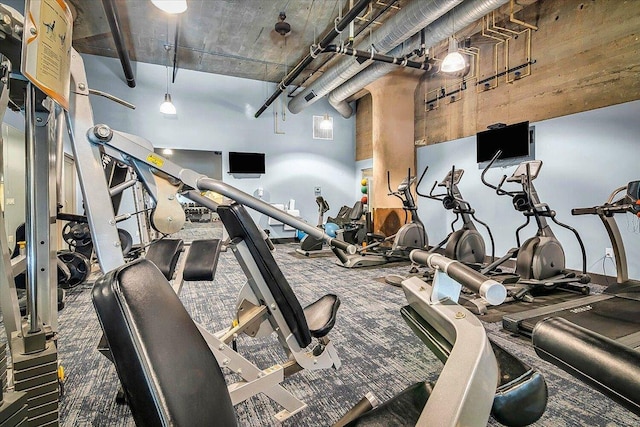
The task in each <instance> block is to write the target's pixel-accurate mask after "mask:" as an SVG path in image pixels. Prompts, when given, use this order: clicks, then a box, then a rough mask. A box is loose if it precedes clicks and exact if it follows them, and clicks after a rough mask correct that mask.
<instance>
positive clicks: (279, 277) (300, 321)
mask: <svg viewBox="0 0 640 427" xmlns="http://www.w3.org/2000/svg"><path fill="white" fill-rule="evenodd" d="M217 212H218V215H219V216H220V220H221V221H222V223H223V224H224V227H225V228H226V229H227V232H228V233H229V238H231V239H235V238H240V239H242V240H244V241H245V243H246V244H247V247H248V249H249V252H250V253H251V256H252V257H253V260H254V261H255V263H256V265H257V266H258V269H259V270H260V274H261V275H262V277H263V278H264V281H265V282H266V284H267V286H268V287H269V290H270V291H271V294H272V295H273V298H274V299H275V301H276V304H278V308H279V309H280V313H281V314H282V316H283V317H284V319H285V321H286V322H287V326H289V329H291V332H292V333H293V335H294V336H295V337H296V340H297V341H298V344H299V345H300V347H301V348H304V347H306V346H308V345H309V344H310V343H311V334H310V333H309V327H308V325H307V321H306V319H305V317H304V312H303V311H302V307H301V306H300V302H299V301H298V298H296V296H295V294H294V293H293V290H291V287H290V286H289V282H287V279H286V278H285V277H284V275H283V274H282V271H280V267H278V264H277V263H276V260H275V259H273V255H271V251H270V250H269V247H268V246H267V244H266V242H265V241H264V239H263V237H262V234H261V233H260V230H258V227H257V226H256V224H255V223H254V222H253V219H252V218H251V216H250V215H249V213H248V212H247V210H246V209H245V208H244V206H242V205H239V204H237V203H234V204H232V205H229V206H219V207H218V210H217Z"/></svg>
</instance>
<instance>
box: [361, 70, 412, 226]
mask: <svg viewBox="0 0 640 427" xmlns="http://www.w3.org/2000/svg"><path fill="white" fill-rule="evenodd" d="M418 80H419V76H417V75H415V74H414V73H410V72H407V71H406V70H400V71H397V72H393V73H390V74H387V75H386V76H384V77H382V78H380V79H378V80H376V81H375V82H373V83H371V84H370V85H368V86H367V87H366V89H367V90H368V91H369V92H370V93H371V98H372V113H371V115H372V117H371V119H372V120H371V126H372V132H371V134H372V146H373V182H374V185H373V186H372V188H371V191H372V193H371V202H372V204H371V205H370V207H371V208H372V211H373V219H374V227H375V229H376V230H375V231H382V232H384V234H387V235H388V234H389V233H391V232H395V231H396V230H389V228H391V229H393V228H394V227H395V226H396V225H397V226H399V225H401V221H404V213H402V209H401V207H402V203H401V202H400V200H399V199H398V198H396V197H391V196H388V195H387V193H388V188H387V171H389V173H390V176H391V189H392V190H394V191H395V190H396V189H397V187H398V184H399V183H400V182H401V181H402V180H403V179H404V178H406V176H407V170H408V169H409V168H411V174H412V175H415V174H416V170H415V168H416V166H415V147H414V91H415V89H416V87H417V85H418ZM394 212H395V215H391V214H392V213H394ZM388 216H389V220H387V217H388ZM391 216H393V218H397V219H392V218H391ZM385 222H386V223H387V224H386V225H384V224H385ZM394 223H395V224H394Z"/></svg>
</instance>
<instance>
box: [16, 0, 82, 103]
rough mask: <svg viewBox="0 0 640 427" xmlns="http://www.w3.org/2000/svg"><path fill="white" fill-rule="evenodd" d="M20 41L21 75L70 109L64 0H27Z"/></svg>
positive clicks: (68, 34)
mask: <svg viewBox="0 0 640 427" xmlns="http://www.w3.org/2000/svg"><path fill="white" fill-rule="evenodd" d="M26 12H27V16H26V17H25V28H24V37H23V40H22V66H21V71H22V74H23V75H24V76H25V77H26V78H28V79H29V81H31V82H32V83H33V84H34V85H36V86H37V87H38V88H39V89H40V90H41V91H43V92H44V93H46V94H47V95H48V96H50V97H51V98H52V99H53V100H54V101H56V102H57V103H58V104H60V106H62V108H64V109H65V110H68V109H69V84H70V81H71V76H70V70H69V68H70V63H71V37H72V34H71V33H72V22H73V18H72V16H71V11H70V10H69V6H67V3H65V1H64V0H28V1H27V5H26Z"/></svg>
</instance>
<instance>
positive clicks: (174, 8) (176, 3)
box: [151, 0, 187, 14]
mask: <svg viewBox="0 0 640 427" xmlns="http://www.w3.org/2000/svg"><path fill="white" fill-rule="evenodd" d="M151 3H153V5H154V6H155V7H157V8H158V9H160V10H162V11H164V12H167V13H170V14H177V13H182V12H184V11H185V10H187V0H151Z"/></svg>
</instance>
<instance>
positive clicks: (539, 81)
mask: <svg viewBox="0 0 640 427" xmlns="http://www.w3.org/2000/svg"><path fill="white" fill-rule="evenodd" d="M638 6H639V3H638V2H636V1H616V0H591V1H585V0H582V1H580V0H563V1H552V0H540V1H538V2H537V3H534V4H532V5H530V6H528V7H526V8H525V9H523V10H522V11H521V12H519V13H518V14H517V15H516V17H517V18H519V19H522V20H524V21H526V22H530V23H534V24H535V25H537V26H538V30H537V31H533V32H532V33H531V46H532V51H531V53H532V55H531V58H532V59H533V60H535V61H536V62H535V64H533V65H532V73H531V75H530V76H526V77H523V78H521V79H519V80H515V81H513V82H512V83H506V82H505V77H501V78H500V80H499V83H498V86H497V87H496V88H494V89H491V90H487V91H481V92H479V93H478V92H477V90H476V89H477V88H476V85H475V80H470V81H468V82H467V89H466V90H464V91H462V92H461V93H460V94H458V95H457V99H456V101H455V102H451V100H450V97H446V98H444V99H440V100H439V102H438V103H437V105H436V106H435V108H434V109H433V110H431V111H428V110H427V109H426V108H425V104H424V99H425V93H426V92H428V91H432V90H434V89H437V88H439V87H442V86H443V85H445V86H446V85H452V84H454V83H456V81H460V79H443V78H442V77H440V76H439V75H436V76H435V77H432V78H428V79H427V78H425V79H423V81H422V82H421V83H420V85H419V87H418V89H417V90H416V96H415V102H416V107H415V112H416V117H415V118H416V120H415V128H414V132H415V139H416V140H419V139H425V140H426V143H427V144H435V143H439V142H443V141H448V140H452V139H457V138H461V137H465V136H470V135H473V134H475V133H476V132H477V131H480V130H484V129H486V127H487V125H490V124H492V123H496V122H503V123H507V124H511V123H516V122H520V121H524V120H529V121H540V120H545V119H549V118H553V117H559V116H564V115H568V114H574V113H577V112H581V111H587V110H591V109H595V108H600V107H605V106H608V105H614V104H619V103H623V102H628V101H633V100H636V99H640V34H639V33H640V7H638ZM497 16H498V17H499V19H502V18H501V17H502V16H503V15H500V14H499V15H497ZM497 24H498V25H504V26H509V27H510V28H513V29H515V28H517V27H515V26H514V25H512V24H508V23H505V22H504V21H498V22H497ZM471 42H472V43H471V44H472V46H476V47H478V48H479V49H480V66H479V67H478V68H479V69H478V75H479V79H478V80H481V79H483V78H486V77H489V76H491V75H493V73H494V70H493V57H494V55H493V45H494V43H495V42H493V41H492V40H491V39H488V38H486V37H482V36H481V35H474V36H473V37H472V38H471ZM524 42H525V37H524V35H523V36H520V37H518V39H517V40H512V41H511V48H510V49H509V51H510V52H511V54H510V57H509V58H510V64H509V65H510V67H513V66H514V65H519V64H520V63H522V62H524V61H525V57H524V45H525V43H524ZM502 52H503V50H502V49H501V50H500V55H499V58H500V60H499V64H498V65H499V71H502V70H503V67H504V60H503V56H502ZM521 71H522V72H523V73H524V72H525V71H526V70H525V69H523V70H521ZM510 77H511V78H512V77H513V74H511V76H510ZM491 84H494V82H493V81H492V82H491Z"/></svg>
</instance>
